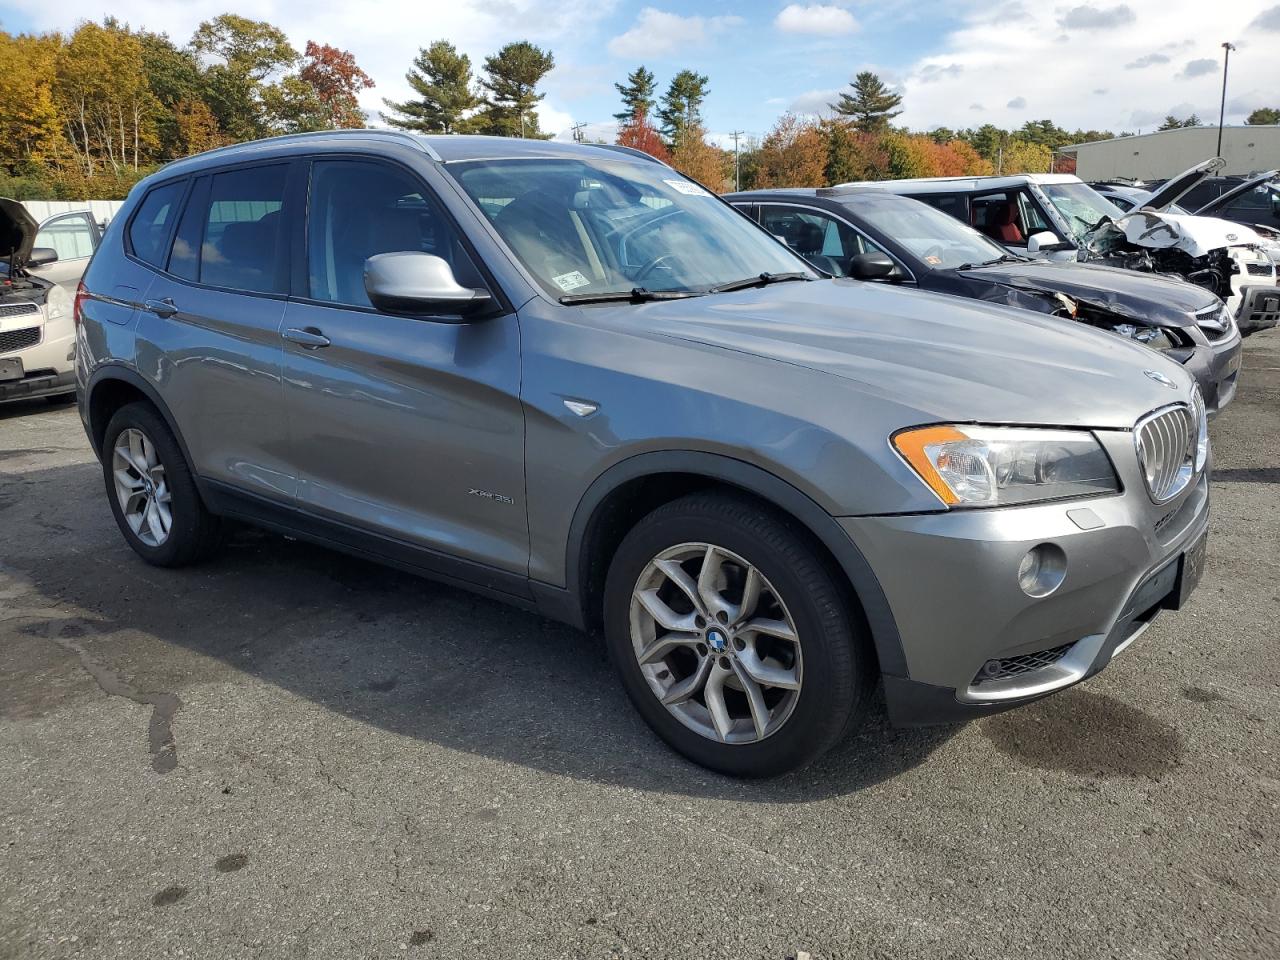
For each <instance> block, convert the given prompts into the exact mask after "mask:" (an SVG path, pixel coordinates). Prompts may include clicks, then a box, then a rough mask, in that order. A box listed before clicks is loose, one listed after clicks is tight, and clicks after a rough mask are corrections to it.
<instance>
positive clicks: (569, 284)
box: [551, 270, 591, 292]
mask: <svg viewBox="0 0 1280 960" xmlns="http://www.w3.org/2000/svg"><path fill="white" fill-rule="evenodd" d="M551 279H552V281H553V282H554V283H555V284H556V286H558V287H559V288H560V289H561V290H564V291H566V292H567V291H569V290H577V289H578V288H579V287H585V286H588V285H589V284H590V283H591V281H590V280H588V279H587V278H586V277H584V276H583V275H582V274H581V272H579V271H577V270H574V271H573V272H571V273H562V274H560V276H558V277H552V278H551Z"/></svg>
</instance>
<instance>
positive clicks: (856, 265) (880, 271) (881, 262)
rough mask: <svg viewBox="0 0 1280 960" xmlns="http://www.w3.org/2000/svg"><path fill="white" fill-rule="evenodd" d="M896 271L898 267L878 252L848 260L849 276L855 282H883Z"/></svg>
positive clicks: (860, 254)
mask: <svg viewBox="0 0 1280 960" xmlns="http://www.w3.org/2000/svg"><path fill="white" fill-rule="evenodd" d="M897 269H898V265H897V264H896V263H894V262H893V261H892V260H890V259H889V257H888V255H887V254H884V253H881V252H880V251H879V250H873V251H872V252H871V253H859V254H857V255H856V256H852V257H850V258H849V276H851V277H853V279H855V280H884V279H885V278H887V277H891V276H893V274H894V272H895V271H896V270H897Z"/></svg>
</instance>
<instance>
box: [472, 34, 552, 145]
mask: <svg viewBox="0 0 1280 960" xmlns="http://www.w3.org/2000/svg"><path fill="white" fill-rule="evenodd" d="M555 65H556V58H555V57H554V56H552V54H551V52H550V51H549V50H543V49H541V48H540V47H536V46H534V45H533V44H532V43H530V42H529V41H528V40H517V41H516V42H514V43H508V44H507V45H506V46H505V47H503V48H502V49H501V50H499V51H498V52H497V53H495V54H494V55H493V56H491V57H485V58H484V72H485V76H484V77H483V78H482V79H481V81H480V85H481V86H482V87H483V88H484V89H485V91H486V92H487V96H486V97H485V100H484V108H483V109H482V110H481V111H480V114H479V116H478V117H477V118H476V120H477V124H476V126H477V130H478V132H480V133H489V134H494V135H495V136H500V137H531V138H537V139H541V140H545V139H548V138H549V137H550V134H546V133H543V132H542V131H541V130H540V129H539V128H538V115H537V114H536V113H535V112H534V108H535V107H537V105H538V104H539V103H541V102H542V98H543V97H545V96H546V94H545V93H539V92H538V84H539V83H541V82H542V78H543V77H545V76H546V75H547V74H548V73H550V72H551V70H552V68H553V67H555Z"/></svg>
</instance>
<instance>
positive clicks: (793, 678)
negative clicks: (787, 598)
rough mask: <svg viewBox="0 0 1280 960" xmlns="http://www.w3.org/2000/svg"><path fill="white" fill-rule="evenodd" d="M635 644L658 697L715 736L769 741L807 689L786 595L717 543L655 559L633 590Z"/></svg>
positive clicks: (677, 715)
mask: <svg viewBox="0 0 1280 960" xmlns="http://www.w3.org/2000/svg"><path fill="white" fill-rule="evenodd" d="M631 642H632V645H633V647H634V648H635V656H636V661H637V662H638V664H639V666H640V670H641V673H642V674H643V675H644V678H645V680H646V682H647V683H648V684H649V688H650V689H651V690H652V691H653V694H654V696H656V697H657V698H658V700H659V701H661V703H662V704H663V706H665V707H666V708H667V710H669V711H670V712H671V714H672V715H673V716H674V717H675V718H676V719H677V720H679V721H680V722H681V723H682V724H684V725H685V726H686V727H688V728H689V729H690V730H693V731H694V732H695V733H698V734H700V735H702V736H704V737H706V738H708V739H710V740H715V741H718V742H720V743H753V742H756V741H759V740H763V739H764V738H765V737H768V736H769V735H771V734H773V733H775V732H776V731H777V730H778V729H779V728H780V727H781V726H782V725H783V724H784V723H786V722H787V719H788V717H790V716H791V711H792V710H793V709H794V707H795V704H796V700H797V699H798V697H799V694H800V685H801V682H802V679H803V674H802V666H803V658H802V655H801V647H800V638H799V634H798V631H797V630H796V625H795V621H794V620H793V619H792V617H791V614H790V613H789V612H788V611H787V608H786V605H785V604H784V603H783V602H782V598H781V597H780V596H779V594H778V591H777V590H776V589H774V586H773V584H771V583H770V582H769V580H768V579H767V578H766V577H765V576H764V575H763V574H762V573H761V572H760V571H759V570H758V569H757V568H756V567H754V566H752V565H751V564H750V563H748V562H747V561H746V560H744V559H742V557H740V556H738V555H737V554H735V553H733V552H732V551H730V550H726V549H725V548H723V547H719V546H716V545H714V544H710V543H682V544H679V545H678V546H674V547H671V548H670V549H668V550H664V551H662V552H661V553H660V554H658V555H657V556H656V557H654V558H653V559H652V560H651V561H650V562H649V564H648V565H647V566H646V567H645V568H644V571H643V573H641V575H640V579H639V580H638V581H637V582H636V585H635V589H634V590H633V591H632V594H631Z"/></svg>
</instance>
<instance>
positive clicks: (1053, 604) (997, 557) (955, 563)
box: [841, 431, 1209, 724]
mask: <svg viewBox="0 0 1280 960" xmlns="http://www.w3.org/2000/svg"><path fill="white" fill-rule="evenodd" d="M1099 439H1100V440H1101V441H1102V442H1103V443H1104V446H1107V447H1108V450H1109V452H1110V453H1111V454H1112V461H1113V462H1114V463H1115V464H1116V466H1117V469H1118V470H1119V471H1120V474H1121V481H1122V483H1123V485H1124V492H1123V493H1120V494H1117V495H1114V496H1110V497H1105V498H1098V499H1091V500H1074V501H1064V502H1060V503H1051V504H1039V505H1034V506H1027V507H1014V508H1003V509H995V510H953V511H949V512H945V513H931V514H917V515H910V516H889V517H851V518H845V519H843V520H841V524H842V525H843V526H844V528H845V531H846V532H847V533H848V535H849V536H850V537H851V538H852V539H853V541H854V542H855V543H856V544H857V546H858V548H859V549H860V550H861V551H862V553H863V555H864V556H865V557H866V559H867V561H868V563H870V565H871V568H872V569H873V570H874V571H875V573H876V576H877V578H878V579H879V581H880V584H881V587H882V588H883V589H884V593H885V596H886V598H887V599H888V602H889V605H890V607H891V609H892V611H893V614H894V619H895V621H896V623H897V627H898V632H899V635H900V637H901V643H902V648H903V656H904V659H905V661H906V667H907V670H906V675H905V676H889V675H886V677H885V694H886V698H887V700H888V706H889V713H890V717H891V718H892V719H893V721H894V722H895V723H899V724H921V723H942V722H951V721H957V720H964V719H970V718H974V717H980V716H984V715H986V714H989V713H994V712H999V711H1000V710H1004V709H1008V708H1009V707H1012V706H1017V705H1018V704H1021V703H1026V702H1029V701H1031V700H1035V699H1038V698H1039V697H1042V696H1045V695H1047V694H1050V693H1053V692H1055V691H1057V690H1061V689H1064V688H1066V687H1068V686H1071V685H1072V684H1074V683H1078V682H1079V681H1080V680H1083V679H1085V678H1086V677H1088V676H1091V675H1092V674H1094V673H1097V672H1098V671H1099V670H1101V669H1102V668H1103V667H1105V666H1106V665H1107V664H1108V663H1109V662H1110V661H1111V658H1112V657H1113V656H1114V655H1115V654H1116V653H1117V652H1118V651H1119V650H1120V649H1122V648H1123V647H1124V646H1126V645H1127V644H1128V643H1129V642H1131V641H1132V640H1133V639H1134V638H1135V637H1136V636H1137V635H1138V633H1140V632H1141V631H1142V630H1143V629H1145V627H1146V625H1147V624H1149V623H1150V622H1151V621H1152V620H1153V619H1154V618H1155V616H1156V615H1157V614H1158V613H1159V612H1160V610H1161V609H1164V608H1166V607H1168V606H1170V605H1172V603H1173V602H1174V601H1175V600H1176V597H1177V594H1176V593H1173V592H1172V591H1175V590H1176V588H1177V584H1176V582H1175V581H1176V578H1177V571H1178V565H1179V564H1178V559H1179V557H1181V555H1182V554H1183V553H1184V552H1185V551H1186V550H1187V549H1188V548H1189V547H1191V546H1193V545H1195V544H1196V543H1197V542H1198V540H1199V538H1200V537H1201V536H1202V535H1203V534H1204V532H1205V530H1206V529H1207V526H1208V519H1209V484H1208V471H1207V470H1206V471H1205V472H1204V473H1202V474H1201V475H1200V477H1198V478H1197V480H1196V482H1195V483H1193V484H1192V485H1191V486H1190V487H1189V488H1188V490H1187V491H1185V492H1184V493H1183V494H1181V495H1180V496H1179V498H1178V499H1176V500H1175V501H1174V502H1172V503H1169V504H1163V505H1160V506H1156V505H1155V504H1153V503H1151V501H1150V499H1149V498H1148V497H1147V494H1146V489H1145V487H1144V486H1143V483H1142V480H1141V478H1140V477H1139V476H1138V474H1137V464H1136V459H1135V458H1134V457H1133V455H1132V443H1133V439H1132V434H1130V433H1127V432H1122V431H1116V432H1108V433H1100V434H1099ZM1126 445H1127V446H1128V447H1129V449H1128V450H1127V451H1124V450H1122V449H1120V448H1121V447H1123V446H1126ZM1126 453H1127V457H1126V456H1124V454H1126ZM1124 464H1129V468H1128V469H1126V468H1125V467H1124V466H1123V465H1124ZM1042 543H1052V544H1056V545H1057V546H1058V547H1060V548H1061V549H1062V551H1063V552H1064V554H1065V555H1066V558H1067V567H1066V577H1065V579H1064V580H1063V582H1062V584H1061V586H1060V587H1059V588H1058V589H1057V590H1056V591H1054V592H1053V593H1051V594H1050V595H1049V596H1047V597H1044V598H1041V599H1035V598H1032V597H1029V596H1027V595H1026V594H1025V593H1023V592H1022V589H1021V588H1020V587H1019V586H1018V580H1017V570H1018V564H1019V562H1020V561H1021V560H1022V558H1023V556H1024V555H1025V554H1026V552H1027V551H1028V550H1029V549H1031V548H1032V547H1034V546H1036V545H1038V544H1042ZM994 661H999V662H1002V663H1014V664H1017V663H1023V664H1025V663H1028V662H1029V663H1032V664H1037V665H1038V666H1036V667H1035V668H1034V669H1030V670H1028V671H1026V672H1024V673H1021V674H1018V675H1017V676H1016V678H1015V679H1013V680H1011V681H1009V682H1005V681H1003V680H1001V681H996V682H994V683H992V682H991V681H990V675H989V670H990V666H989V665H990V663H991V662H994ZM984 668H985V669H984Z"/></svg>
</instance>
